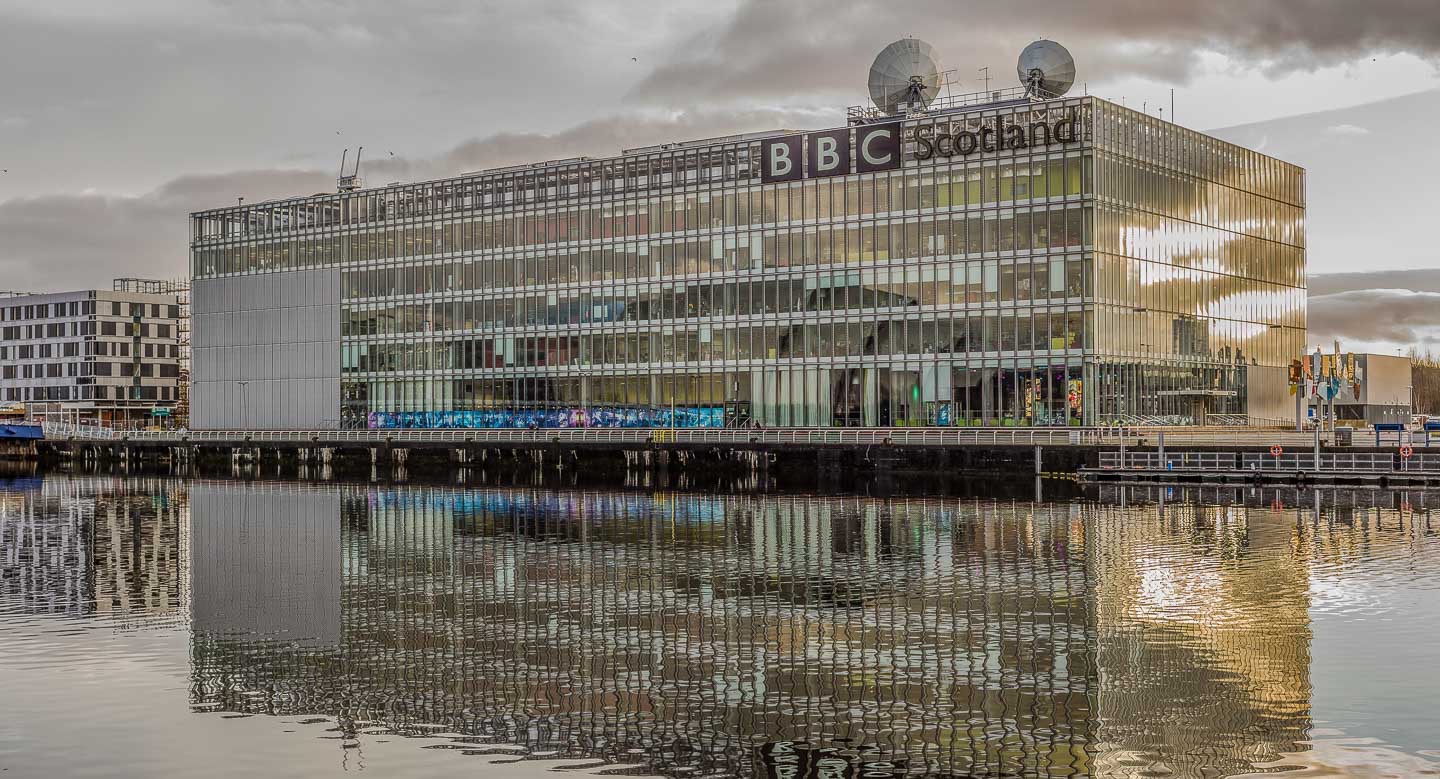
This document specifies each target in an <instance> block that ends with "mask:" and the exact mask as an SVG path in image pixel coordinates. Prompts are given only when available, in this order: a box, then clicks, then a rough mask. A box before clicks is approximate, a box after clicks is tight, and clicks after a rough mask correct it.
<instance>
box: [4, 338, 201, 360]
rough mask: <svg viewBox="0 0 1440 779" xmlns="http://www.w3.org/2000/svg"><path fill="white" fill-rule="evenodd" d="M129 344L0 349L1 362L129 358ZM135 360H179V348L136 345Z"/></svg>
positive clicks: (87, 343) (72, 343)
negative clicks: (62, 358) (139, 358)
mask: <svg viewBox="0 0 1440 779" xmlns="http://www.w3.org/2000/svg"><path fill="white" fill-rule="evenodd" d="M131 351H132V350H131V342H129V341H68V342H65V343H41V344H20V345H18V346H0V360H46V359H50V358H52V357H80V356H82V355H83V356H86V357H130V356H131ZM133 351H134V356H136V357H141V356H144V357H152V358H159V359H165V358H170V359H177V358H178V357H179V356H180V347H179V345H177V344H157V343H147V344H143V348H142V344H134V350H133Z"/></svg>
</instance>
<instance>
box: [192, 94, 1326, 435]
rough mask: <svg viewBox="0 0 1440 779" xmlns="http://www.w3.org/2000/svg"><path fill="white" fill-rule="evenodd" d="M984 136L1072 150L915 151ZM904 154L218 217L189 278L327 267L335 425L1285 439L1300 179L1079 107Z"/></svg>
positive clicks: (570, 170) (408, 189) (265, 207)
mask: <svg viewBox="0 0 1440 779" xmlns="http://www.w3.org/2000/svg"><path fill="white" fill-rule="evenodd" d="M997 115H998V116H1000V117H1002V121H1004V122H1006V123H1009V124H1013V125H1022V126H1023V125H1025V124H1027V123H1030V122H1038V121H1048V122H1052V123H1053V122H1055V121H1057V120H1059V119H1061V118H1063V117H1071V118H1073V119H1074V120H1075V124H1076V125H1077V128H1076V130H1077V131H1076V133H1075V134H1074V136H1075V137H1074V139H1073V140H1071V141H1068V142H1060V140H1059V139H1058V138H1051V137H1050V133H1048V132H1046V133H1044V134H1043V136H1036V137H1032V138H1031V140H1034V141H1037V143H1035V144H1034V145H1025V144H1023V143H1022V144H1020V145H1019V146H1018V148H1015V147H1012V148H1004V149H1000V150H996V151H988V150H977V151H975V153H971V154H966V155H963V156H961V155H958V154H951V155H950V156H948V157H942V156H939V155H930V156H929V157H928V158H927V159H921V158H920V157H921V156H922V155H920V154H919V153H917V148H918V146H919V145H920V144H917V142H916V139H917V138H920V139H926V138H931V137H933V136H934V135H935V134H936V133H937V132H938V130H937V128H936V126H935V125H936V124H937V123H945V124H946V125H948V127H949V128H951V129H952V130H953V129H954V128H956V127H960V126H964V125H965V124H966V123H971V124H973V125H974V126H975V127H976V128H979V127H982V126H985V123H987V122H991V123H993V122H995V121H996V117H997ZM904 127H905V130H904V132H905V136H906V139H907V142H906V144H905V151H904V159H903V164H902V165H901V166H900V168H899V169H897V170H892V171H887V172H880V173H859V174H849V175H842V176H834V177H829V178H818V179H805V180H800V181H793V182H785V183H776V184H765V183H762V181H761V171H760V168H761V149H762V145H763V141H762V140H760V138H761V136H759V135H757V136H755V137H748V136H747V137H734V138H727V139H717V140H715V141H711V142H697V143H690V144H680V145H667V146H662V147H652V148H648V149H639V150H632V151H629V152H627V153H625V154H624V155H623V156H621V157H617V158H613V159H606V160H589V159H575V160H564V161H559V162H553V163H541V164H537V165H533V166H523V167H519V168H512V169H505V170H500V171H490V172H486V173H481V174H475V175H473V176H465V177H460V178H455V179H449V180H444V181H437V182H429V183H423V184H414V185H404V186H401V185H396V186H390V187H386V188H383V189H373V190H359V191H355V192H344V193H340V194H335V195H324V196H317V197H311V198H304V199H297V200H287V201H274V202H270V203H262V204H256V205H246V206H237V207H233V208H227V209H220V210H215V211H207V212H203V213H199V214H195V215H193V217H192V236H191V240H192V264H193V274H194V276H195V278H197V279H206V278H219V277H224V276H229V275H236V274H253V273H267V272H279V271H284V270H290V269H299V268H313V267H321V266H336V267H339V268H340V269H341V270H342V273H341V280H342V281H341V283H342V286H343V289H342V300H343V307H342V321H341V328H340V332H341V343H340V346H339V348H340V349H341V351H342V362H341V364H342V385H341V409H340V410H339V412H338V413H339V415H340V418H341V420H342V424H343V425H344V426H346V427H366V426H368V427H467V426H473V427H524V426H540V427H557V426H667V427H668V426H672V425H673V426H701V427H706V426H715V427H719V426H743V425H749V424H757V423H758V424H763V425H765V426H901V425H905V426H910V425H947V426H953V425H964V426H971V425H974V426H1018V425H1081V424H1087V425H1089V424H1113V423H1128V422H1134V421H1141V420H1143V421H1152V422H1174V423H1200V422H1216V421H1220V422H1225V423H1235V422H1249V421H1254V420H1256V419H1269V418H1271V417H1284V416H1285V413H1284V411H1285V407H1286V406H1285V404H1286V402H1287V401H1288V396H1287V395H1286V391H1285V381H1286V378H1285V370H1284V366H1285V365H1286V364H1287V363H1288V361H1289V359H1290V358H1291V356H1293V355H1297V354H1299V353H1300V351H1301V350H1303V344H1304V328H1305V313H1304V312H1305V309H1304V306H1305V292H1304V241H1303V235H1304V229H1303V215H1304V207H1303V190H1304V187H1303V172H1302V171H1301V170H1300V169H1298V168H1295V167H1294V166H1291V165H1287V164H1285V163H1281V162H1279V161H1277V160H1273V159H1271V158H1268V157H1265V156H1263V155H1260V154H1257V153H1255V152H1251V151H1248V150H1245V149H1242V148H1240V147H1236V146H1233V145H1231V144H1227V143H1224V142H1222V141H1219V140H1216V139H1213V138H1210V137H1208V136H1205V135H1203V134H1200V133H1195V132H1193V131H1189V130H1185V129H1183V128H1180V127H1178V126H1176V125H1173V124H1168V123H1164V122H1160V121H1158V120H1153V119H1151V118H1150V117H1147V116H1145V115H1143V114H1140V113H1137V112H1133V111H1129V110H1126V109H1124V108H1121V107H1119V106H1115V105H1112V104H1109V103H1105V102H1104V101H1100V100H1097V99H1095V98H1089V97H1085V98H1072V99H1068V100H1052V101H1046V102H1042V103H1019V104H1002V105H999V106H990V107H978V108H974V109H969V110H966V111H963V112H952V113H946V114H942V115H929V116H923V117H918V118H912V119H908V120H906V122H905V125H904ZM1011 129H1015V128H1013V127H1012V128H1011ZM950 150H951V151H954V149H953V147H952V148H951V149H950ZM1272 369H1273V370H1272ZM1272 372H1273V373H1274V376H1273V377H1272V376H1271V374H1272Z"/></svg>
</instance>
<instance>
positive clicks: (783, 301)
mask: <svg viewBox="0 0 1440 779" xmlns="http://www.w3.org/2000/svg"><path fill="white" fill-rule="evenodd" d="M1083 292H1084V263H1083V262H1082V261H1081V258H1080V256H1079V255H1072V256H1070V257H1069V258H1066V257H1050V258H1044V259H1038V260H1034V261H1031V260H1016V261H1012V262H1004V261H995V260H988V261H983V262H971V263H937V264H928V265H922V266H909V267H903V268H902V267H893V268H875V269H867V270H863V271H861V270H856V271H848V272H836V273H825V274H821V275H819V276H815V275H809V276H797V277H794V278H770V279H766V280H763V281H762V280H734V279H731V280H724V279H714V280H710V281H707V282H702V283H694V282H692V283H688V284H650V285H627V286H624V287H616V288H611V289H604V288H602V289H599V290H596V291H593V292H585V291H570V292H560V293H555V292H552V293H542V294H531V295H519V296H514V295H506V296H501V295H494V296H485V297H483V298H480V299H474V300H447V301H426V302H416V303H409V304H405V303H401V304H370V305H358V306H355V305H352V306H347V307H346V308H345V310H344V311H343V313H342V319H341V335H397V334H402V333H416V332H436V331H449V330H476V329H496V328H510V327H523V326H535V325H552V326H554V325H575V324H588V323H610V322H658V321H665V320H673V319H687V318H697V317H712V316H731V317H733V316H749V315H764V314H787V313H805V312H834V311H860V310H870V309H884V308H893V307H912V306H942V307H949V306H957V305H983V304H1000V303H1005V304H1014V303H1022V304H1023V303H1030V302H1035V301H1042V302H1043V301H1048V300H1061V299H1065V298H1078V297H1080V296H1081V295H1082V294H1083Z"/></svg>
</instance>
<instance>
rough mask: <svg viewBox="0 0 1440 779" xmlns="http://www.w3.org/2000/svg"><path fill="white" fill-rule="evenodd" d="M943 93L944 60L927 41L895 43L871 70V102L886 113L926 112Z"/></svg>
mask: <svg viewBox="0 0 1440 779" xmlns="http://www.w3.org/2000/svg"><path fill="white" fill-rule="evenodd" d="M939 93H940V57H939V55H937V54H936V53H935V47H933V46H931V45H930V44H928V43H926V42H925V41H922V40H916V39H915V38H902V39H900V40H898V41H895V42H894V43H892V44H890V45H889V46H886V47H885V48H883V49H881V50H880V54H879V55H877V56H876V57H875V63H874V64H873V65H871V66H870V100H871V101H873V102H874V103H875V107H876V108H878V109H880V110H881V111H882V112H883V113H886V114H897V113H900V112H901V111H902V110H904V109H906V108H915V109H924V108H925V107H926V106H929V105H930V103H931V101H933V100H934V99H935V97H936V95H938V94H939Z"/></svg>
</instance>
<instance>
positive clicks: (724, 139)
mask: <svg viewBox="0 0 1440 779" xmlns="http://www.w3.org/2000/svg"><path fill="white" fill-rule="evenodd" d="M1063 102H1078V103H1104V104H1105V105H1106V106H1108V107H1111V108H1114V109H1117V110H1120V111H1123V112H1125V113H1128V114H1131V115H1134V116H1144V117H1147V118H1150V119H1155V120H1157V121H1161V122H1165V123H1166V124H1171V125H1174V126H1176V127H1179V128H1181V129H1184V130H1188V131H1190V132H1194V133H1198V134H1200V135H1204V136H1206V137H1207V138H1212V139H1214V140H1215V141H1218V142H1220V143H1224V144H1226V145H1229V146H1234V147H1235V148H1237V149H1245V150H1246V151H1249V152H1251V153H1253V154H1258V155H1260V156H1262V157H1267V158H1269V159H1272V160H1275V161H1277V162H1280V163H1282V164H1284V165H1288V166H1290V167H1293V168H1295V169H1296V170H1300V171H1304V170H1305V168H1303V167H1302V166H1300V165H1296V164H1295V163H1293V162H1289V161H1286V160H1283V159H1280V158H1278V157H1273V156H1271V155H1268V154H1265V153H1264V152H1262V151H1257V150H1255V149H1251V148H1250V147H1248V146H1244V145H1242V144H1238V143H1235V142H1234V141H1229V140H1226V139H1224V138H1220V137H1217V136H1214V135H1211V134H1209V133H1207V132H1205V131H1204V130H1197V129H1194V128H1191V127H1186V126H1185V125H1181V124H1178V123H1175V122H1172V121H1169V120H1165V119H1160V118H1159V117H1155V116H1151V115H1150V114H1147V113H1145V112H1143V111H1138V110H1136V109H1133V108H1130V107H1129V106H1125V105H1122V104H1120V103H1116V102H1114V101H1111V100H1106V99H1105V98H1102V97H1097V96H1095V95H1065V96H1061V97H1055V98H1050V99H1048V100H1040V101H1034V102H1030V103H1028V104H1027V103H1017V102H1016V101H1013V100H1001V101H997V102H993V103H983V104H978V105H965V106H958V107H954V108H942V109H938V110H935V111H927V112H916V113H913V114H908V115H894V116H890V117H883V118H880V119H872V120H870V121H872V122H873V121H898V122H908V123H917V122H921V121H924V120H926V119H937V118H942V117H945V118H949V117H957V116H968V115H971V114H980V115H986V114H994V113H999V112H1001V111H1013V110H1015V109H1019V108H1024V107H1029V106H1039V105H1044V104H1046V103H1063ZM853 126H854V125H853V124H851V123H847V124H845V125H837V126H833V127H818V128H810V129H805V130H791V129H780V130H760V131H754V132H746V133H734V134H730V135H721V136H715V137H710V138H699V139H694V140H688V141H673V142H666V143H660V144H651V145H649V146H638V147H633V148H629V149H621V151H620V153H619V154H614V155H611V156H608V157H586V156H578V157H564V158H557V159H551V160H544V161H539V162H532V163H520V164H516V165H505V166H501V167H497V168H485V169H482V170H476V171H467V172H465V173H459V174H456V175H453V176H445V177H443V178H436V179H420V180H416V181H395V182H390V183H388V184H384V185H381V186H377V187H366V188H363V189H358V190H353V191H348V192H320V193H316V194H313V195H293V196H289V197H280V198H271V199H268V200H258V201H255V202H253V203H244V204H242V205H228V206H217V207H214V208H205V209H201V210H198V211H191V212H190V214H189V216H190V217H191V218H194V217H203V216H209V215H218V214H235V213H244V212H247V211H253V210H256V209H260V208H263V207H274V206H279V205H285V204H297V203H310V202H317V201H325V200H331V199H333V200H336V201H339V200H341V199H343V198H345V197H347V196H351V197H353V196H355V195H358V194H379V193H384V192H388V191H392V190H399V189H404V188H407V187H418V186H426V185H436V184H452V183H455V182H460V181H466V180H470V179H477V178H485V177H491V176H506V175H514V174H517V173H525V172H533V171H543V170H549V169H555V168H565V167H569V166H575V165H603V164H605V163H614V162H617V161H621V160H624V159H625V158H627V157H639V156H643V155H648V154H656V153H660V152H667V151H677V150H682V149H695V148H703V147H705V146H708V145H719V144H741V143H751V142H755V141H759V140H763V139H765V138H773V137H776V136H778V135H793V134H796V133H813V132H826V131H829V130H842V129H848V128H850V127H853Z"/></svg>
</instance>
